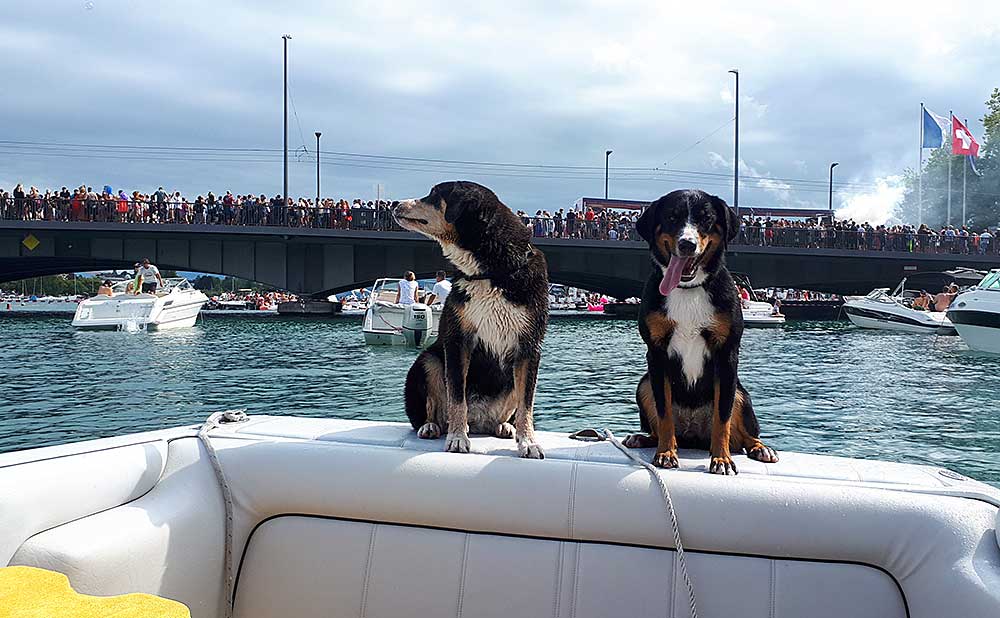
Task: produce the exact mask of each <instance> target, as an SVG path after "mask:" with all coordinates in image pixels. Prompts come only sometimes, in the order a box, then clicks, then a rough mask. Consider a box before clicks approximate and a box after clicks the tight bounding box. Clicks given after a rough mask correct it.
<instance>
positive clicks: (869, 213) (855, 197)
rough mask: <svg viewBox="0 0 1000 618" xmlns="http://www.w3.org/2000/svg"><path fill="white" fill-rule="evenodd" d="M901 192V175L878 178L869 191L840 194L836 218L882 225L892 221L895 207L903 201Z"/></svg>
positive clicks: (902, 187)
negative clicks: (839, 204) (839, 205)
mask: <svg viewBox="0 0 1000 618" xmlns="http://www.w3.org/2000/svg"><path fill="white" fill-rule="evenodd" d="M903 192H904V185H903V177H902V176H901V175H891V176H882V177H879V178H877V179H876V180H875V187H874V188H872V189H870V190H867V191H855V192H847V193H846V194H845V193H841V194H840V195H841V198H840V201H841V207H840V208H837V209H836V213H837V218H838V219H854V220H855V221H859V222H861V221H867V222H869V223H871V224H872V225H883V224H885V223H888V222H890V221H891V220H892V218H893V215H894V214H895V212H896V207H897V206H898V205H899V203H900V202H901V201H902V199H903Z"/></svg>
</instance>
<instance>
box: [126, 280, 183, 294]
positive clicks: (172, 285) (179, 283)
mask: <svg viewBox="0 0 1000 618" xmlns="http://www.w3.org/2000/svg"><path fill="white" fill-rule="evenodd" d="M133 281H134V279H125V280H124V281H119V282H118V283H116V284H114V285H113V286H111V292H112V293H114V294H125V293H126V292H128V291H129V285H130V284H131V283H132V282H133ZM163 283H164V285H163V287H162V288H160V289H159V290H157V293H159V294H169V293H170V292H172V291H173V290H191V289H193V287H192V286H191V282H190V281H188V280H187V279H185V278H184V277H169V278H167V279H164V280H163Z"/></svg>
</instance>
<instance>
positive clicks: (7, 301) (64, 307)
mask: <svg viewBox="0 0 1000 618" xmlns="http://www.w3.org/2000/svg"><path fill="white" fill-rule="evenodd" d="M84 298H85V297H84V296H78V295H77V296H74V295H71V296H34V295H32V296H23V295H13V294H12V295H4V296H0V313H12V314H22V313H23V314H46V315H50V314H60V313H65V314H72V313H76V309H77V306H78V305H79V304H80V301H82V300H83V299H84Z"/></svg>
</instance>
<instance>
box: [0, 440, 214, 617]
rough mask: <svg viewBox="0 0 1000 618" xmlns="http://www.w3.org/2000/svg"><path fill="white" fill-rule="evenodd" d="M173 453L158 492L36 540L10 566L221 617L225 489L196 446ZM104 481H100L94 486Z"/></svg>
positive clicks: (178, 445)
mask: <svg viewBox="0 0 1000 618" xmlns="http://www.w3.org/2000/svg"><path fill="white" fill-rule="evenodd" d="M118 450H119V451H120V450H122V449H118ZM108 452H111V451H108ZM169 454H170V456H169V458H168V460H167V463H166V466H165V469H164V472H163V477H162V478H161V479H160V481H159V483H157V484H156V486H155V487H154V488H153V489H152V491H150V492H149V493H147V494H146V495H144V496H142V497H141V498H138V499H137V500H135V501H133V502H131V503H129V504H126V505H124V506H120V507H118V508H114V509H110V510H107V511H104V512H102V513H97V514H96V515H92V516H90V517H84V518H83V519H78V520H76V521H71V522H70V523H67V524H65V525H62V526H58V527H56V528H52V529H51V530H47V531H45V532H42V533H40V534H37V535H35V536H33V537H32V538H30V539H28V540H27V541H26V542H25V543H24V544H23V545H22V546H21V548H20V549H19V550H18V551H17V553H16V554H14V556H13V558H12V559H11V561H10V564H12V565H26V566H36V567H41V568H45V569H49V570H53V571H58V572H60V573H63V574H65V575H66V576H67V577H68V578H69V581H70V583H71V584H72V585H73V589H74V590H76V591H78V592H80V593H82V594H91V595H100V596H107V595H117V594H127V593H130V592H145V593H148V594H154V595H157V596H161V597H165V598H169V599H173V600H176V601H180V602H182V603H184V604H185V605H187V606H188V608H190V609H191V615H192V617H193V618H209V617H211V618H215V617H216V616H219V615H220V609H221V608H222V602H223V594H222V580H223V564H224V562H223V521H224V510H223V504H222V498H221V496H220V494H219V487H218V484H217V483H216V479H215V475H214V474H213V472H212V469H211V467H210V466H209V465H208V462H207V461H206V460H205V459H204V457H203V454H204V448H203V447H202V446H201V444H200V443H199V442H198V441H197V440H194V439H190V438H189V439H185V440H175V441H173V442H172V443H171V444H170V451H169ZM120 455H125V453H120ZM126 462H127V458H126V459H123V460H122V463H123V464H124V463H126ZM102 480H103V479H100V478H93V479H91V480H90V485H93V484H98V483H100V482H101V481H102ZM34 510H36V511H40V510H43V509H38V508H36V509H34ZM0 614H2V612H0Z"/></svg>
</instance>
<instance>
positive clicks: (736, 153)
mask: <svg viewBox="0 0 1000 618" xmlns="http://www.w3.org/2000/svg"><path fill="white" fill-rule="evenodd" d="M729 72H730V73H732V74H733V75H735V76H736V96H735V97H733V101H734V103H736V127H735V129H734V130H733V208H735V209H736V218H737V219H740V221H742V220H743V219H741V218H740V72H739V71H737V70H736V69H730V70H729Z"/></svg>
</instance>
